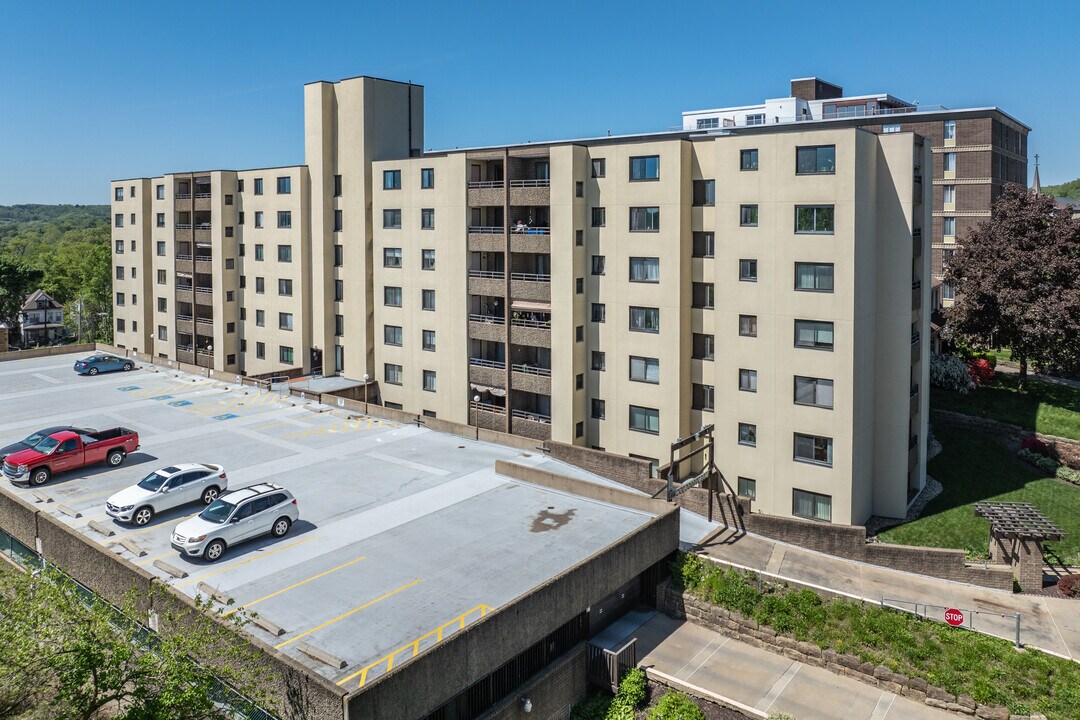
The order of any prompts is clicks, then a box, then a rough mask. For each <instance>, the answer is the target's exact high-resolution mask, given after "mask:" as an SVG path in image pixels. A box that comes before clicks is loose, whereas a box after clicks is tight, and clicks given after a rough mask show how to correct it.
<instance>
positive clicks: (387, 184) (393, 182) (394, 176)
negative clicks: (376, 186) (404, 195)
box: [382, 170, 401, 190]
mask: <svg viewBox="0 0 1080 720" xmlns="http://www.w3.org/2000/svg"><path fill="white" fill-rule="evenodd" d="M382 186H383V190H400V189H401V171H400V170H383V174H382Z"/></svg>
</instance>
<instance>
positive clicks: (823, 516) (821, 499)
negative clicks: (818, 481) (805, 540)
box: [791, 436, 832, 522]
mask: <svg viewBox="0 0 1080 720" xmlns="http://www.w3.org/2000/svg"><path fill="white" fill-rule="evenodd" d="M796 437H798V436H796ZM829 443H830V445H831V443H832V441H831V440H830V441H829ZM791 514H792V515H794V516H795V517H802V518H807V519H810V520H824V521H825V522H832V496H830V495H821V494H819V493H813V492H806V491H805V490H792V491H791Z"/></svg>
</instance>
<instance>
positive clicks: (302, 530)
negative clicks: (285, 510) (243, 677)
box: [0, 355, 654, 690]
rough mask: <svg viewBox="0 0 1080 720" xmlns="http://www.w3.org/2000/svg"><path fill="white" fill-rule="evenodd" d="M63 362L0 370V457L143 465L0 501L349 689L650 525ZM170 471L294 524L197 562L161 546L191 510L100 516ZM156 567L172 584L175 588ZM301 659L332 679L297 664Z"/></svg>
mask: <svg viewBox="0 0 1080 720" xmlns="http://www.w3.org/2000/svg"><path fill="white" fill-rule="evenodd" d="M77 357H79V356H77V355H60V356H51V357H42V358H32V359H22V360H16V361H13V362H5V363H3V364H0V441H2V442H0V444H6V443H7V442H11V441H14V440H17V439H20V438H22V437H24V436H25V435H27V434H28V433H29V432H31V431H33V430H36V429H39V428H43V427H47V426H49V425H56V424H67V423H72V424H77V425H87V426H90V427H95V428H99V429H103V428H108V427H114V426H117V425H120V426H125V427H129V428H132V429H134V430H136V431H137V432H139V433H140V442H141V448H140V450H139V451H137V452H136V453H133V454H132V455H130V456H129V457H128V458H127V460H126V461H125V463H124V464H123V465H122V466H121V467H119V468H115V469H109V468H106V467H105V466H100V467H91V468H86V469H83V470H76V471H74V472H73V473H69V474H62V475H58V476H56V477H54V478H53V479H52V480H51V481H50V482H49V483H48V484H46V485H44V486H43V487H41V488H38V489H36V493H35V489H23V488H17V487H14V486H12V485H10V483H7V481H6V480H4V481H3V483H4V485H5V487H4V491H5V492H13V493H14V494H16V495H19V496H21V497H22V498H23V499H25V500H27V501H29V502H37V505H36V507H37V508H38V509H40V510H41V511H43V512H48V513H49V514H51V515H53V516H55V517H57V518H58V519H61V520H62V521H63V522H64V523H65V524H67V525H69V526H71V527H73V528H75V529H76V530H77V531H78V532H80V533H81V534H82V535H83V536H84V537H85V539H86V541H87V542H90V543H97V544H100V545H103V546H108V547H112V548H113V550H114V552H116V553H118V554H120V555H122V556H123V557H125V558H126V559H128V560H129V561H130V562H132V563H134V564H136V565H137V566H139V567H142V568H144V569H146V570H147V571H148V572H151V573H154V574H155V575H157V576H159V577H161V578H162V579H163V580H165V581H166V582H168V583H169V584H170V585H172V586H173V587H174V588H176V589H177V590H179V591H181V592H183V593H186V594H187V595H190V596H194V595H196V594H199V593H200V587H203V588H204V589H205V586H209V587H211V588H213V589H214V590H215V591H216V592H219V593H224V594H225V595H227V596H228V597H231V598H233V599H234V600H235V601H236V606H237V607H239V606H242V607H246V608H249V609H250V610H251V611H254V612H257V613H258V614H259V615H260V616H262V617H263V618H265V619H266V620H269V621H270V622H272V623H273V624H275V625H277V626H280V627H281V628H282V629H283V630H284V631H285V632H284V634H281V635H271V634H270V633H269V632H267V631H266V630H264V629H261V628H258V627H254V626H252V625H248V626H247V627H248V629H249V631H250V632H252V633H253V634H255V635H256V636H257V637H259V638H260V639H261V640H263V641H264V642H266V643H268V644H270V645H273V646H275V647H277V648H279V649H281V650H282V651H283V652H285V653H287V654H288V655H290V656H292V657H294V658H295V659H297V660H299V661H300V662H303V663H304V664H306V665H307V666H308V667H310V668H311V669H313V670H314V671H315V672H318V673H320V674H321V675H323V676H324V677H327V678H329V679H331V680H333V681H334V682H337V683H339V684H341V685H342V687H344V688H346V689H348V690H355V689H357V688H358V687H360V686H361V684H362V683H363V682H370V681H371V680H373V679H374V678H376V677H378V676H379V675H381V674H383V673H385V672H386V671H387V670H388V669H389V668H390V667H391V666H393V665H394V664H400V663H401V662H403V661H405V660H407V659H409V658H410V657H412V656H413V655H414V654H415V653H417V652H422V651H423V650H425V649H426V648H428V647H431V646H432V645H433V644H435V643H437V642H438V641H439V640H440V639H441V638H443V637H446V636H449V635H451V634H453V633H454V632H455V631H457V630H459V629H461V628H464V627H466V626H468V625H469V624H471V623H474V622H476V621H477V620H479V619H480V618H481V617H483V616H484V615H485V614H487V613H489V612H491V611H492V610H494V609H497V608H499V607H500V606H502V605H504V604H506V603H509V602H510V601H512V600H514V599H515V598H517V597H519V596H521V595H523V594H526V593H528V592H529V591H530V590H532V589H533V588H536V587H538V586H540V585H542V584H543V583H545V582H547V581H548V580H550V579H551V578H553V577H555V576H557V575H559V574H560V573H562V572H563V571H565V570H566V569H568V568H570V567H572V566H573V565H575V564H576V563H579V562H581V561H583V560H585V559H586V558H588V557H589V556H591V555H593V554H594V553H596V552H598V551H600V550H602V549H604V548H606V547H607V546H609V545H611V544H612V543H614V542H616V541H617V540H619V539H620V538H622V537H624V536H625V535H627V534H629V533H631V532H633V531H635V530H637V529H638V528H640V527H642V526H643V525H645V524H646V523H648V522H649V521H650V519H651V518H653V517H654V516H653V515H652V514H650V513H648V512H645V511H641V510H634V509H630V508H627V507H623V506H619V505H614V504H608V503H605V502H600V501H597V500H592V499H587V498H583V497H580V496H578V495H573V494H568V493H564V492H559V491H555V490H552V489H548V488H545V487H542V486H539V485H533V484H530V483H526V482H521V481H518V480H515V479H512V478H509V477H506V476H503V475H499V474H497V473H496V472H495V463H496V461H498V460H504V461H512V462H515V463H519V464H523V465H530V466H539V467H541V468H543V469H545V470H549V471H551V472H555V473H559V474H564V475H572V476H573V477H576V478H586V479H590V478H589V477H588V474H587V473H584V471H582V470H580V469H577V468H570V467H569V466H566V465H564V464H563V463H560V462H558V461H554V460H552V459H550V458H547V457H544V456H543V455H542V454H540V453H539V452H529V451H523V450H518V449H514V448H510V447H504V446H500V445H494V444H487V443H481V442H475V441H471V440H466V439H462V438H460V437H457V436H453V435H448V434H442V433H437V432H433V431H431V430H428V429H425V428H423V427H417V426H415V425H401V424H398V423H395V422H391V421H388V420H383V419H379V418H375V417H369V416H345V414H344V413H341V414H335V413H332V412H331V411H330V410H329V408H325V407H314V406H312V405H305V404H304V403H303V402H302V401H300V400H298V399H296V398H283V397H282V396H281V395H279V394H278V393H276V392H268V391H265V390H264V391H259V390H258V389H256V388H250V387H244V388H240V387H238V386H236V385H227V384H225V383H221V382H217V381H214V380H211V379H207V378H202V377H197V376H193V375H187V374H184V373H180V372H177V371H167V370H162V369H160V368H155V369H154V370H150V369H146V368H143V367H139V368H138V369H136V370H134V371H132V372H128V373H124V372H117V373H109V374H102V375H98V376H96V377H83V376H78V375H76V374H75V373H74V372H73V371H72V364H73V362H74V360H75V359H76V358H77ZM313 410H319V411H320V412H316V411H313ZM178 462H210V463H218V464H221V465H223V466H224V467H225V469H226V471H227V473H228V477H229V486H230V488H237V487H243V486H246V485H250V484H253V483H256V482H266V481H269V482H274V483H277V484H280V485H282V486H284V487H286V488H288V489H289V490H291V491H292V492H293V494H294V495H295V496H296V498H297V501H298V505H299V510H300V521H299V522H297V523H296V524H295V525H294V526H293V528H292V530H291V531H290V532H289V534H288V535H286V536H285V537H284V538H282V539H279V540H274V539H271V538H269V537H266V538H261V539H257V540H253V541H250V542H248V543H246V544H243V545H238V546H236V547H233V548H230V549H229V550H228V552H227V553H226V555H225V556H224V557H223V558H222V559H221V560H219V561H218V562H216V563H207V562H205V561H203V560H200V559H187V558H183V557H181V556H180V555H179V553H178V552H177V551H175V550H172V549H171V548H170V545H169V538H170V533H171V531H172V529H173V528H174V527H175V526H176V525H177V523H178V522H180V521H181V520H183V519H186V518H188V517H192V516H194V515H195V514H197V513H198V512H199V511H200V510H201V506H199V505H189V506H186V507H183V508H179V509H177V510H174V511H168V512H164V513H161V514H160V515H158V516H156V517H155V518H154V519H153V520H152V521H151V523H150V524H149V525H147V526H146V527H144V528H134V527H131V526H126V525H122V524H118V523H115V522H114V521H113V520H111V519H110V518H108V517H107V516H106V514H105V500H106V498H107V497H108V496H109V495H111V494H112V493H114V492H116V491H118V490H120V489H122V488H124V487H127V486H129V485H132V484H134V483H135V482H137V481H138V480H139V479H140V478H141V477H143V476H144V475H145V474H147V473H148V472H149V471H151V470H154V469H157V468H159V467H163V466H166V465H169V464H172V463H178ZM593 478H594V479H595V480H596V482H604V481H602V480H601V479H600V478H595V476H593ZM36 494H40V495H43V496H44V497H46V498H48V499H51V500H52V502H41V498H39V497H37V496H36ZM61 506H62V508H61ZM72 512H74V513H75V514H77V515H78V517H73V516H72V515H71V514H69V513H72ZM91 522H92V523H93V524H94V525H96V526H101V527H104V528H107V529H108V530H109V531H111V532H112V533H114V534H113V535H111V536H107V535H106V534H103V533H101V532H99V531H97V530H95V529H94V528H93V527H92V526H91ZM122 540H130V541H134V543H135V544H136V545H135V547H136V549H137V550H140V551H143V552H145V554H136V553H135V552H132V551H131V549H129V548H127V547H124V546H121V545H120V541H122ZM128 544H129V545H130V543H128ZM45 552H46V554H47V553H48V549H47V548H46V549H45ZM155 561H163V562H166V563H168V564H169V565H171V566H174V567H175V568H177V569H179V570H181V571H183V572H184V573H186V576H185V577H180V578H174V577H173V576H172V575H170V574H169V573H168V572H166V571H165V570H164V569H162V568H160V567H158V566H157V565H156V564H155ZM204 583H205V585H203V584H204ZM203 594H205V593H203ZM305 644H310V645H312V646H314V647H315V648H317V649H318V650H320V651H322V652H323V653H327V654H329V655H332V656H336V657H337V658H340V659H341V660H343V661H344V662H345V663H346V666H345V667H344V668H339V667H331V666H330V665H328V664H326V663H325V662H320V661H318V660H316V659H314V658H313V657H310V656H309V655H307V654H304V653H301V652H300V650H299V648H301V647H304V646H305Z"/></svg>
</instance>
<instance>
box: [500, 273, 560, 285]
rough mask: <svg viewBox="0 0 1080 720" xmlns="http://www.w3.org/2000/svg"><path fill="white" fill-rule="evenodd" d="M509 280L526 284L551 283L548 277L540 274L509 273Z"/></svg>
mask: <svg viewBox="0 0 1080 720" xmlns="http://www.w3.org/2000/svg"><path fill="white" fill-rule="evenodd" d="M510 279H511V280H525V281H527V282H546V283H549V282H551V276H550V275H543V274H541V273H510Z"/></svg>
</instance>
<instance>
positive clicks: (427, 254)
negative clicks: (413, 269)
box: [420, 250, 435, 270]
mask: <svg viewBox="0 0 1080 720" xmlns="http://www.w3.org/2000/svg"><path fill="white" fill-rule="evenodd" d="M420 269H421V270H434V269H435V251H434V250H421V251H420Z"/></svg>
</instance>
